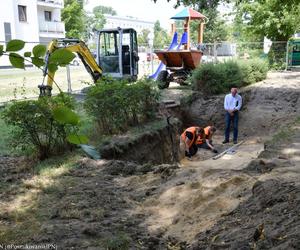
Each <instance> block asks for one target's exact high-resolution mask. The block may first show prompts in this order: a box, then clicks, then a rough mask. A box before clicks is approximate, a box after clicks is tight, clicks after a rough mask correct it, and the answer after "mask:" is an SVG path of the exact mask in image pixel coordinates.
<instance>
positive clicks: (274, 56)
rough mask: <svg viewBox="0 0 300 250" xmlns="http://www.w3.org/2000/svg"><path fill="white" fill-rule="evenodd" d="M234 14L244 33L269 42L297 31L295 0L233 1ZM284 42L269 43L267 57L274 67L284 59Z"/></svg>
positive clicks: (298, 10)
mask: <svg viewBox="0 0 300 250" xmlns="http://www.w3.org/2000/svg"><path fill="white" fill-rule="evenodd" d="M235 6H236V10H237V17H238V18H239V19H240V23H241V24H242V25H243V26H244V28H243V29H242V31H244V32H245V33H246V34H247V35H250V36H252V37H256V38H258V39H262V38H263V37H267V38H269V39H270V40H272V41H287V40H288V39H289V38H290V37H291V36H292V35H293V34H295V33H296V32H297V31H299V30H300V15H299V13H300V4H299V0H286V1H284V2H282V1H281V0H268V1H262V0H253V1H251V2H249V1H247V0H239V1H236V5H235ZM285 47H286V44H285V43H272V46H271V49H270V51H269V54H268V57H269V62H270V64H271V65H273V66H274V65H275V66H276V67H277V66H279V67H280V65H282V64H283V63H284V61H285V51H286V49H285Z"/></svg>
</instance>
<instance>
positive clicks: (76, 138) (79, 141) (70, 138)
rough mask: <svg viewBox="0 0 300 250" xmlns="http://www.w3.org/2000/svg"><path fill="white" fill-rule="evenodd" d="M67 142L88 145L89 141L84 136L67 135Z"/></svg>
mask: <svg viewBox="0 0 300 250" xmlns="http://www.w3.org/2000/svg"><path fill="white" fill-rule="evenodd" d="M67 140H68V142H70V143H72V144H76V145H79V144H86V143H88V141H89V139H88V138H87V137H86V136H85V135H78V134H69V135H67Z"/></svg>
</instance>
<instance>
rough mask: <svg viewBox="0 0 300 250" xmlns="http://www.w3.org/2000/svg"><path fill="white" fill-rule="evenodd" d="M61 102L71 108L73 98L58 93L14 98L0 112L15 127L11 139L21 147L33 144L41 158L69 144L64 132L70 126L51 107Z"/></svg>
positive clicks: (26, 148)
mask: <svg viewBox="0 0 300 250" xmlns="http://www.w3.org/2000/svg"><path fill="white" fill-rule="evenodd" d="M61 105H64V106H66V107H69V108H74V101H73V99H72V98H71V97H68V96H64V95H58V96H56V97H51V98H49V97H43V98H39V99H38V100H29V101H20V102H14V103H13V104H11V105H10V106H8V107H7V108H6V109H5V110H4V112H3V114H2V116H3V118H4V121H5V122H6V123H7V124H9V125H13V126H15V127H16V129H14V130H13V143H14V144H15V145H17V146H19V147H20V146H21V148H22V149H23V150H28V148H32V149H33V150H34V152H36V153H37V154H38V157H39V158H40V159H45V158H47V157H49V156H50V155H52V154H56V153H60V152H62V151H64V150H65V148H66V147H67V148H70V145H69V144H68V142H67V141H66V135H67V133H68V132H69V131H70V130H71V127H68V126H67V125H63V124H61V123H59V122H58V121H56V120H55V119H54V117H53V110H54V109H55V108H57V107H58V106H61Z"/></svg>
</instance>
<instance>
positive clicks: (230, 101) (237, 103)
mask: <svg viewBox="0 0 300 250" xmlns="http://www.w3.org/2000/svg"><path fill="white" fill-rule="evenodd" d="M241 107H242V97H241V96H240V95H239V94H236V95H235V96H232V94H231V93H230V94H227V95H226V96H225V99H224V109H225V110H234V109H237V110H240V109H241Z"/></svg>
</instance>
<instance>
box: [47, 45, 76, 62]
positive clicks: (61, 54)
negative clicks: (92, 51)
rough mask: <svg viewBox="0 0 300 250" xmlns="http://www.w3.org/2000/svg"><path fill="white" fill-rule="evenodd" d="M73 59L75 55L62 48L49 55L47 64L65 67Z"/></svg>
mask: <svg viewBox="0 0 300 250" xmlns="http://www.w3.org/2000/svg"><path fill="white" fill-rule="evenodd" d="M74 58H75V55H74V54H73V53H72V52H71V51H69V50H67V49H63V48H62V49H58V50H55V51H54V52H53V53H52V54H51V55H50V58H49V63H52V64H58V65H59V66H65V65H67V64H69V63H70V62H71V61H72V60H73V59H74Z"/></svg>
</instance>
